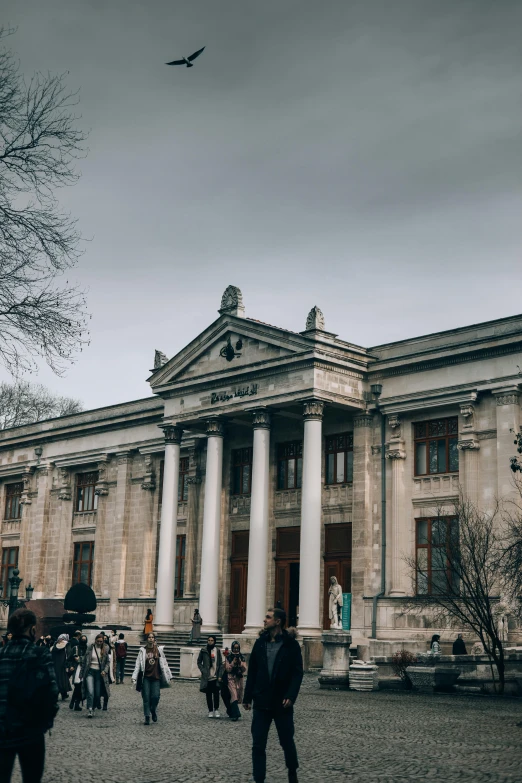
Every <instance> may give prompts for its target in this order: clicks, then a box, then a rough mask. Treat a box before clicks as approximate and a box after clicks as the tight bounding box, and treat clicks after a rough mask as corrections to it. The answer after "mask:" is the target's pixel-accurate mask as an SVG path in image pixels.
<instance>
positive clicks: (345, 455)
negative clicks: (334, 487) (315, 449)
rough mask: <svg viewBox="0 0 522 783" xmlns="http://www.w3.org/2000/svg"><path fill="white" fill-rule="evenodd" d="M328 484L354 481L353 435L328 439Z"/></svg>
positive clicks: (326, 449)
mask: <svg viewBox="0 0 522 783" xmlns="http://www.w3.org/2000/svg"><path fill="white" fill-rule="evenodd" d="M325 452H326V471H325V483H326V484H346V483H349V482H352V481H353V434H352V433H351V432H345V433H344V434H343V435H329V436H328V437H327V438H326V447H325Z"/></svg>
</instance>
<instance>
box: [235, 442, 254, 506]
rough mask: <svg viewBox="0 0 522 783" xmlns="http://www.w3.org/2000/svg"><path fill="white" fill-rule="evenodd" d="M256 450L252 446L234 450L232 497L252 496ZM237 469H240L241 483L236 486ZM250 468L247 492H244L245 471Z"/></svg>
mask: <svg viewBox="0 0 522 783" xmlns="http://www.w3.org/2000/svg"><path fill="white" fill-rule="evenodd" d="M253 458H254V449H253V448H252V446H244V447H243V448H241V449H232V454H231V462H230V473H231V478H232V486H231V495H232V496H233V497H236V498H237V497H248V496H249V495H251V494H252V461H253ZM236 468H239V483H238V485H236V470H235V469H236ZM246 468H248V469H249V470H248V475H247V490H246V491H243V486H244V480H245V469H246Z"/></svg>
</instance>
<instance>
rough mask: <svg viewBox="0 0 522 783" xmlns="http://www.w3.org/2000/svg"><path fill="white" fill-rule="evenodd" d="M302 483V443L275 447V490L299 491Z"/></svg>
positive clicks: (297, 442) (294, 442)
mask: <svg viewBox="0 0 522 783" xmlns="http://www.w3.org/2000/svg"><path fill="white" fill-rule="evenodd" d="M302 481H303V441H302V440H298V441H293V442H292V443H280V444H279V445H278V447H277V488H278V489H300V487H301V484H302Z"/></svg>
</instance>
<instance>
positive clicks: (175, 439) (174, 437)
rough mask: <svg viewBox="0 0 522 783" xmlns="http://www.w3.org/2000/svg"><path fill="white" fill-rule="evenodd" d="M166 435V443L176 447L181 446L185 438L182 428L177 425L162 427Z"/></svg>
mask: <svg viewBox="0 0 522 783" xmlns="http://www.w3.org/2000/svg"><path fill="white" fill-rule="evenodd" d="M161 429H162V430H163V432H164V435H165V443H166V444H167V443H172V444H174V445H175V446H179V445H181V438H182V437H183V429H182V427H178V426H177V425H176V424H165V425H163V426H162V427H161Z"/></svg>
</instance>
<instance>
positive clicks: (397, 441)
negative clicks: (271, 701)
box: [0, 287, 522, 644]
mask: <svg viewBox="0 0 522 783" xmlns="http://www.w3.org/2000/svg"><path fill="white" fill-rule="evenodd" d="M305 327H306V328H305V329H304V331H303V332H301V333H294V332H290V331H287V330H284V329H280V328H277V327H274V326H270V325H268V324H265V323H262V322H260V321H256V320H253V319H250V318H248V317H246V315H245V309H244V305H243V299H242V295H241V292H240V291H239V290H238V289H235V288H234V287H230V288H229V289H227V292H226V295H224V297H223V301H222V303H221V308H220V310H219V317H218V318H217V319H216V320H215V321H214V322H213V323H212V324H211V325H210V326H209V327H208V328H207V329H206V330H205V331H204V332H203V333H202V334H201V335H199V337H197V338H196V339H195V340H193V341H192V342H191V343H190V344H189V345H188V346H187V347H186V348H184V349H183V350H182V351H181V352H180V353H179V354H177V355H176V356H174V357H173V358H172V359H170V360H168V359H167V357H165V356H164V354H161V352H158V351H157V352H156V355H155V360H154V370H153V371H152V375H151V376H150V378H149V382H150V385H151V389H152V392H153V396H152V397H150V398H147V399H144V400H138V401H135V402H131V403H127V404H123V405H115V406H112V407H108V408H102V409H99V410H94V411H87V412H84V413H80V414H75V415H72V416H66V417H62V418H60V419H54V420H49V421H44V422H40V423H38V424H34V425H30V426H24V427H18V428H13V429H10V430H5V431H3V432H0V509H1V510H2V515H3V518H2V523H1V533H0V535H1V540H2V549H3V550H5V549H15V548H18V553H17V554H18V567H19V569H20V574H21V576H22V577H23V578H24V583H23V585H22V590H23V586H24V585H25V584H28V583H29V582H31V584H32V585H33V587H34V598H44V597H45V598H63V596H64V595H65V593H66V591H67V589H68V588H69V587H70V585H71V582H72V580H73V578H79V577H78V574H79V571H78V563H77V562H76V561H75V552H76V553H78V552H79V551H80V550H79V548H78V546H77V545H78V544H86V545H87V544H89V545H90V546H91V547H92V545H93V550H88V551H91V552H92V551H93V552H94V555H93V556H90V557H91V560H90V561H89V562H88V564H87V565H85V563H84V569H90V579H91V582H92V586H93V589H94V591H95V593H96V595H97V597H98V602H99V608H98V618H99V619H100V620H101V621H102V622H107V623H108V622H114V623H122V624H128V625H131V626H132V627H133V628H136V629H138V628H139V627H140V626H141V625H142V623H143V618H144V615H145V613H146V610H147V608H149V607H151V608H152V609H153V611H154V613H155V615H156V621H157V623H158V625H159V626H160V627H162V628H171V627H172V626H175V627H179V628H182V629H188V628H189V627H190V617H191V614H192V612H193V610H194V608H195V606H198V605H199V607H200V611H201V614H202V616H203V621H204V628H207V629H211V628H213V629H216V630H217V629H219V630H222V631H224V632H225V633H226V632H229V631H230V632H232V633H237V632H241V630H242V628H244V627H245V625H247V626H248V628H247V630H249V631H250V632H251V633H253V632H254V630H255V628H257V627H258V626H259V625H260V624H261V622H262V619H263V612H264V608H265V607H266V605H271V604H273V603H275V602H276V601H277V600H278V596H284V597H285V601H286V600H288V601H289V602H291V603H292V607H293V610H294V611H295V614H297V610H298V614H299V621H300V625H301V631H302V635H304V636H305V637H310V638H316V639H319V638H320V636H321V633H322V631H323V630H324V627H325V626H326V627H327V623H325V620H324V615H325V613H324V601H325V595H326V590H325V583H326V582H327V578H328V573H327V570H328V568H332V567H333V568H335V565H333V566H332V563H335V562H339V563H341V561H342V564H343V565H342V568H344V569H345V571H344V572H343V573H344V575H345V579H344V581H345V583H344V584H343V574H337V575H338V578H339V581H340V582H341V584H342V586H343V590H344V592H351V594H352V616H351V633H352V637H353V639H354V641H355V642H356V643H359V644H365V640H367V639H368V637H369V636H370V634H371V630H372V620H374V621H376V636H377V638H378V639H381V640H390V641H396V640H405V639H418V640H424V639H425V638H427V637H428V636H429V635H431V629H430V628H429V618H422V617H421V618H419V617H418V616H406V615H404V613H403V611H402V606H403V603H404V597H405V596H407V595H408V594H410V593H411V589H412V588H411V584H410V580H409V575H408V572H407V567H406V565H405V563H404V559H403V558H404V556H405V555H407V556H411V555H412V554H413V553H414V552H415V529H416V528H415V525H416V520H418V519H424V518H429V517H430V516H434V515H435V514H437V513H440V509H441V508H443V509H444V508H447V509H448V513H450V512H449V509H450V507H451V503H452V501H453V500H454V499H455V498H456V497H457V496H458V493H459V488H461V487H462V489H463V490H464V491H465V493H466V494H467V495H468V496H469V497H470V498H472V499H473V500H474V501H475V502H477V503H479V504H480V505H482V506H488V504H491V503H492V502H493V501H494V499H495V497H497V496H502V497H506V496H509V495H510V494H511V493H512V492H513V486H512V483H511V480H510V469H509V459H510V457H511V456H512V455H513V450H514V446H513V430H515V431H518V430H519V428H520V386H521V378H520V376H519V374H518V368H517V363H520V357H519V354H520V351H521V349H522V316H515V317H511V318H505V319H501V320H499V321H494V322H491V323H485V324H479V325H476V326H471V327H464V328H461V329H455V330H452V331H448V332H443V333H440V334H434V335H429V336H427V337H420V338H414V339H411V340H403V341H400V342H396V343H391V344H384V345H380V346H376V347H373V348H362V347H359V346H355V345H353V344H351V343H349V342H345V341H344V340H341V339H339V338H338V337H337V336H336V335H335V334H332V333H330V332H327V331H326V329H325V321H324V316H323V314H322V313H321V311H320V310H319V309H318V308H316V307H315V308H313V309H312V311H311V312H310V314H309V316H308V318H307V320H306V325H305ZM375 384H378V385H379V386H380V394H379V395H378V396H377V395H376V394H375V389H376V388H377V389H379V386H377V387H376V386H375ZM372 386H373V389H374V392H373V393H372ZM383 416H384V417H385V420H384V421H385V426H384V436H385V439H384V460H383V459H382V457H383V451H382V448H383V444H382V442H381V421H382V417H383ZM448 419H454V420H455V419H456V421H457V422H458V424H457V425H456V431H455V437H456V438H457V439H458V455H459V464H458V469H453V470H451V471H450V470H446V469H445V470H441V472H440V473H437V472H431V473H427V472H426V473H423V474H421V475H416V470H415V460H414V453H415V441H414V432H415V425H416V424H419V423H420V422H429V421H441V420H448ZM336 436H339V437H341V436H342V438H344V440H343V441H342V442H343V443H344V444H345V445H344V447H343V448H344V451H342V450H339V449H338V450H337V451H336V452H335V454H336V455H337V456H336V457H335V459H336V460H337V462H335V463H334V462H333V457H332V462H331V465H334V464H335V465H336V466H337V467H336V468H335V469H336V470H340V469H339V467H338V466H339V465H340V461H341V460H345V463H344V464H345V467H344V468H343V469H342V470H341V472H340V473H338V474H337V475H336V476H334V477H333V478H334V481H332V475H327V459H328V457H327V454H326V450H327V443H333V442H334V441H333V440H329V439H332V438H333V439H335V437H336ZM336 442H337V441H336ZM339 442H340V441H339ZM282 444H290V445H289V446H288V449H290V450H291V449H297V451H296V452H295V454H294V456H293V457H292V456H291V457H288V454H290V451H288V454H286V452H285V454H286V456H284V455H283V456H282V454H283V452H282V451H281V448H282ZM299 444H301V445H299ZM328 448H330V446H328ZM335 448H337V447H335ZM332 449H334V447H333V446H332ZM238 453H242V454H243V455H244V457H243V462H242V463H241V465H243V466H246V467H245V468H243V467H241V465H239V473H238V465H237V464H235V463H237V461H238V459H239V458H238V456H237V454H238ZM332 453H333V451H332ZM339 454H341V455H342V456H339ZM301 455H302V456H301ZM285 459H286V460H287V462H286V463H285V464H286V465H287V467H284V465H283V468H284V470H286V471H287V472H286V473H284V475H283V474H281V470H283V468H281V464H282V461H284V460H285ZM293 459H295V460H296V461H295V462H294V463H293V467H294V470H295V471H296V472H298V473H299V475H300V478H299V479H297V478H296V477H295V473H290V472H291V466H290V467H288V460H290V461H292V460H293ZM328 464H329V465H330V463H328ZM383 464H384V467H385V470H386V491H387V495H386V507H387V510H388V511H387V518H386V533H387V535H386V538H387V548H386V559H385V573H384V574H382V568H381V540H382V529H381V525H382V504H381V478H382V466H383ZM180 466H181V467H182V470H181V472H180ZM447 467H448V466H446V468H447ZM453 468H455V465H453ZM328 470H330V468H328ZM289 471H290V472H289ZM343 471H344V472H343ZM283 472H284V471H283ZM86 475H88V476H91V477H94V479H93V483H92V486H91V489H88V490H86V491H85V492H86V497H87V495H88V493H89V492H93V493H94V494H93V495H92V497H91V496H90V495H89V498H88V499H87V500H86V504H87V505H86V507H85V508H82V507H81V504H80V505H79V492H80V484H79V481H80V478H79V477H81V476H86ZM238 475H239V476H240V478H239V481H240V482H243V484H242V485H241V487H238V486H236V487H235V489H236V490H237V489H238V488H239V489H240V491H239V492H234V482H236V483H237V481H238V478H237V477H238ZM180 477H181V478H180ZM336 478H337V479H339V478H340V480H339V481H335V479H336ZM83 480H85V479H81V481H83ZM13 485H16V486H17V487H18V489H17V492H18V500H19V503H20V506H19V508H20V509H21V512H20V513H18V512H17V514H16V515H14V516H13V513H11V515H9V514H8V515H7V516H6V513H7V509H8V507H9V508H12V506H9V504H8V494H9V493H10V492H12V487H13ZM181 485H183V487H184V489H183V492H182V496H181V497H178V487H179V486H181ZM89 504H90V505H89ZM334 526H340V527H338V531H342V535H341V533H339V536H337V538H336V537H335V535H334V533H335V531H333V527H334ZM297 528H299V530H297ZM292 530H294V531H295V533H296V536H297V537H294V539H292ZM248 531H250V538H249V539H248V541H247V536H248V535H249V533H248ZM332 531H333V532H332ZM180 536H184V539H183V543H181V541H182V540H181V539H180ZM299 536H300V538H299ZM347 536H348V537H349V538H347ZM341 539H343V541H346V542H347V543H345V544H343V545H340V544H339V541H340V540H341ZM292 540H293V541H294V543H293V544H291V543H289V542H291V541H292ZM332 541H333V542H335V541H337V543H334V544H332ZM285 542H286V543H285ZM182 546H184V552H183V551H177V547H182ZM241 547H243V549H241ZM285 547H286V549H285ZM292 547H293V548H292ZM236 550H237V551H236ZM240 550H241V551H240ZM86 551H87V549H86ZM336 558H337V560H336ZM182 563H183V578H181V576H180V575H179V574H178V576H177V575H176V567H178V568H179V567H181V564H182ZM176 564H177V565H176ZM81 565H82V564H80V567H81ZM75 569H76V570H75ZM73 573H74V574H75V576H73ZM83 573H86V572H85V570H84V572H83ZM3 574H4V576H5V569H4V571H3ZM347 579H348V580H349V581H350V583H349V584H346V580H347ZM285 580H287V581H286V582H285ZM383 581H384V588H385V589H384V595H382V596H380V597H379V600H378V602H377V613H376V617H373V606H374V601H373V597H374V596H375V595H378V594H380V593H381V592H382V582H383ZM175 583H176V585H178V587H182V591H183V596H179V597H177V598H176V599H174V588H175ZM276 591H279V592H277V593H276ZM279 600H280V599H279ZM286 608H288V607H286ZM247 616H248V622H247V619H246V618H247ZM3 617H4V619H5V615H3ZM452 633H454V632H453V631H452ZM510 633H511V634H512V639H511V640H512V641H516V639H517V638H518V631H517V629H516V627H515V626H514V624H513V623H512V625H511V627H510Z"/></svg>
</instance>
